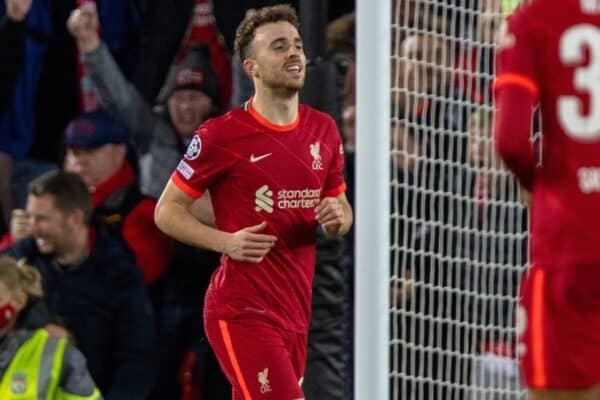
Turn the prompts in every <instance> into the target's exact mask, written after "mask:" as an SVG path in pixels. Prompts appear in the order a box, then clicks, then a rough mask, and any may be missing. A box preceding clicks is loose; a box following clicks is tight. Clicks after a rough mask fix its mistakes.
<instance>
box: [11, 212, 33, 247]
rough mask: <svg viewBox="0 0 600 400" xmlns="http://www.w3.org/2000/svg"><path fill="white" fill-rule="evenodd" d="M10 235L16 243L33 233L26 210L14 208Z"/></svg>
mask: <svg viewBox="0 0 600 400" xmlns="http://www.w3.org/2000/svg"><path fill="white" fill-rule="evenodd" d="M10 235H11V236H12V239H13V241H14V242H15V243H16V242H19V241H21V240H23V239H25V238H26V237H28V236H30V235H31V233H30V232H29V223H28V222H27V213H26V212H25V210H21V209H14V210H12V215H11V217H10Z"/></svg>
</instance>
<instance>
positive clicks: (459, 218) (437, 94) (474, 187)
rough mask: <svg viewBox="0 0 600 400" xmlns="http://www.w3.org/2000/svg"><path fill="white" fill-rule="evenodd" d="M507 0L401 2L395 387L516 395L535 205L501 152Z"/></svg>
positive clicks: (411, 392)
mask: <svg viewBox="0 0 600 400" xmlns="http://www.w3.org/2000/svg"><path fill="white" fill-rule="evenodd" d="M514 3H515V1H506V0H504V1H502V0H397V1H392V12H391V14H392V25H391V27H392V29H391V33H392V58H391V76H392V77H391V79H392V93H391V102H392V104H391V121H390V132H391V152H392V154H391V160H392V161H391V165H392V175H391V182H390V185H391V210H390V213H391V227H390V229H391V241H392V243H391V298H390V313H391V314H390V319H391V326H390V336H391V343H390V357H391V360H390V368H391V371H390V393H391V398H393V399H520V398H524V393H523V389H522V388H521V386H520V384H519V379H518V365H517V361H516V355H515V350H516V343H515V338H516V329H517V328H516V318H515V313H516V300H517V291H518V286H519V281H520V277H521V275H522V273H523V271H524V270H525V268H526V264H527V239H528V236H527V229H528V227H527V220H528V218H527V214H526V206H525V205H524V204H523V203H522V201H521V199H520V191H519V188H518V185H517V184H516V183H515V180H514V179H513V178H512V176H511V175H510V173H509V172H508V171H507V170H506V169H505V168H504V167H503V166H502V164H501V162H500V161H499V159H498V158H497V156H496V155H495V153H494V150H493V144H492V136H491V132H492V130H491V128H492V121H493V99H492V92H491V85H492V81H493V78H494V63H495V60H494V32H495V30H496V29H497V28H498V27H499V25H500V23H501V21H502V19H503V18H504V17H506V14H507V13H508V12H509V11H510V10H511V8H512V7H514V6H515V4H514Z"/></svg>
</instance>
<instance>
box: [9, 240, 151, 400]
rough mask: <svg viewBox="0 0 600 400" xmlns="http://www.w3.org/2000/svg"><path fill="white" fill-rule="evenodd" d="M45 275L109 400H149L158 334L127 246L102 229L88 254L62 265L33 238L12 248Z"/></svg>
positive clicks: (53, 300)
mask: <svg viewBox="0 0 600 400" xmlns="http://www.w3.org/2000/svg"><path fill="white" fill-rule="evenodd" d="M6 253H7V254H8V255H10V256H12V257H15V258H16V259H20V258H23V257H25V258H26V260H27V263H28V264H29V265H32V266H34V267H36V268H37V269H38V270H39V271H40V273H41V275H42V281H43V288H44V301H45V303H46V306H47V307H48V309H49V311H50V313H52V314H57V315H58V316H60V317H62V318H63V319H64V321H65V323H66V325H67V327H68V328H69V329H70V330H71V331H72V333H73V335H74V337H75V340H76V342H77V343H76V345H77V347H78V348H79V349H80V350H81V352H82V353H83V354H84V355H85V356H86V358H87V360H88V365H89V370H90V373H91V374H92V377H93V378H94V380H95V381H96V383H97V385H98V388H99V389H100V391H101V392H102V393H103V394H104V395H105V399H107V400H117V399H119V400H120V399H123V400H125V399H127V400H135V399H146V398H147V396H148V393H149V392H150V390H151V389H152V385H153V380H154V377H155V373H156V368H157V365H156V358H155V354H154V353H155V352H156V333H155V326H154V320H153V316H152V311H151V307H150V303H149V300H148V295H147V293H146V289H145V287H144V285H143V283H142V278H141V274H140V271H139V269H138V268H137V267H136V266H135V264H134V263H133V259H132V256H131V254H130V253H129V252H128V251H127V250H126V249H125V248H124V246H123V245H122V244H121V243H120V242H119V241H116V240H115V239H113V238H112V237H111V236H110V235H109V234H108V233H107V232H105V231H104V230H101V229H98V230H97V231H96V234H95V238H94V241H93V247H92V249H91V253H90V255H89V256H88V258H87V259H86V260H85V261H83V262H82V263H81V264H79V265H72V266H69V267H67V268H64V267H62V266H59V265H58V264H57V263H56V262H55V261H54V260H53V259H52V256H51V255H45V254H41V253H40V252H39V251H38V249H37V246H36V244H35V240H34V239H26V240H23V241H21V242H19V243H17V244H16V245H14V246H12V247H10V248H9V249H7V251H6Z"/></svg>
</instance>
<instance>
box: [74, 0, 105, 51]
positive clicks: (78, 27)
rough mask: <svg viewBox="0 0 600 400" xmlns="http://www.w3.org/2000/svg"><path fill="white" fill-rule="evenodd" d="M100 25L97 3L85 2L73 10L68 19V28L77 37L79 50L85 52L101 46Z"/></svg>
mask: <svg viewBox="0 0 600 400" xmlns="http://www.w3.org/2000/svg"><path fill="white" fill-rule="evenodd" d="M98 27H99V23H98V11H97V10H96V4H95V3H84V4H83V5H82V6H81V7H79V8H77V9H75V10H73V12H72V13H71V15H70V16H69V19H68V20H67V29H68V30H69V32H71V35H72V36H73V37H74V38H75V41H76V42H77V46H78V47H79V50H80V51H82V52H84V53H89V52H91V51H94V50H96V49H97V48H98V46H100V35H99V34H98Z"/></svg>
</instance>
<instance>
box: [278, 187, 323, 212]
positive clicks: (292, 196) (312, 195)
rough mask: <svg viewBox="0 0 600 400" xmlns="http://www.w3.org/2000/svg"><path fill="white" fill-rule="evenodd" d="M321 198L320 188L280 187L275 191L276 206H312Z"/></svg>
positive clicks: (283, 207)
mask: <svg viewBox="0 0 600 400" xmlns="http://www.w3.org/2000/svg"><path fill="white" fill-rule="evenodd" d="M320 198H321V189H308V188H306V189H299V190H288V189H281V190H279V191H278V192H277V208H280V209H286V208H313V207H315V206H316V205H317V203H318V202H319V199H320Z"/></svg>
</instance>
